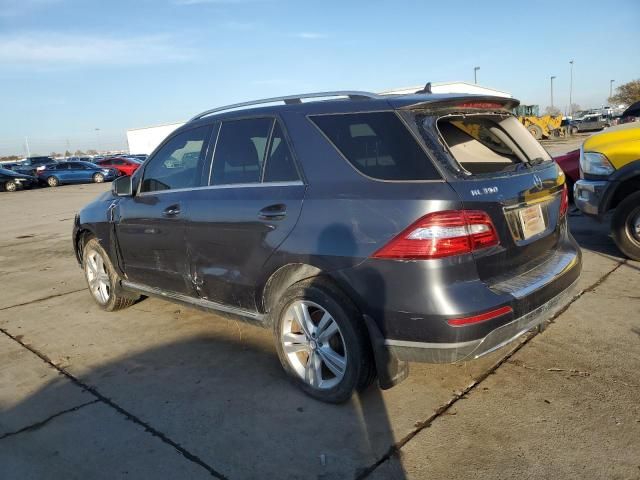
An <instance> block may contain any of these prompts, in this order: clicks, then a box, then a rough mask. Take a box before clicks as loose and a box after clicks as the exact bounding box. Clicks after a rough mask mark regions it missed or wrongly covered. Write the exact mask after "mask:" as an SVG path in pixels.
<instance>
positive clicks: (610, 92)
mask: <svg viewBox="0 0 640 480" xmlns="http://www.w3.org/2000/svg"><path fill="white" fill-rule="evenodd" d="M613 82H615V80H609V98H611V97H613ZM607 103H609V99H607Z"/></svg>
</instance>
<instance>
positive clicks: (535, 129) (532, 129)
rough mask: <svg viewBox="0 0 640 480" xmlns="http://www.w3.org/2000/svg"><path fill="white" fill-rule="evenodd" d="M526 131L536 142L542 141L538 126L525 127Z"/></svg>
mask: <svg viewBox="0 0 640 480" xmlns="http://www.w3.org/2000/svg"><path fill="white" fill-rule="evenodd" d="M527 130H529V133H530V134H531V135H532V136H533V138H535V139H536V140H542V129H541V128H540V127H539V126H538V125H533V124H531V125H529V126H528V127H527Z"/></svg>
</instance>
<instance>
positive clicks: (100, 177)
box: [93, 173, 104, 183]
mask: <svg viewBox="0 0 640 480" xmlns="http://www.w3.org/2000/svg"><path fill="white" fill-rule="evenodd" d="M93 183H104V175H103V174H102V173H96V174H94V175H93Z"/></svg>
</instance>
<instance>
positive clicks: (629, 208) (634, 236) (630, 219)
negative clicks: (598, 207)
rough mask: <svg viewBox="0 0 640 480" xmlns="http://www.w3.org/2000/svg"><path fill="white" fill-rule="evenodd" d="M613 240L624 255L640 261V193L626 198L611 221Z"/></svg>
mask: <svg viewBox="0 0 640 480" xmlns="http://www.w3.org/2000/svg"><path fill="white" fill-rule="evenodd" d="M611 230H612V233H613V239H614V241H615V242H616V245H617V246H618V248H619V249H620V251H621V252H622V253H624V254H625V255H626V256H627V257H629V258H630V259H632V260H640V192H636V193H633V194H631V195H629V196H628V197H627V198H625V199H624V200H623V201H622V202H620V204H619V205H618V206H617V207H616V210H615V212H614V214H613V218H612V219H611Z"/></svg>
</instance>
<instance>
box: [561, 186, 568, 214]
mask: <svg viewBox="0 0 640 480" xmlns="http://www.w3.org/2000/svg"><path fill="white" fill-rule="evenodd" d="M568 210H569V191H568V189H567V184H566V183H565V184H564V185H563V187H562V197H561V200H560V216H561V217H564V216H565V215H566V214H567V211H568Z"/></svg>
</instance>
